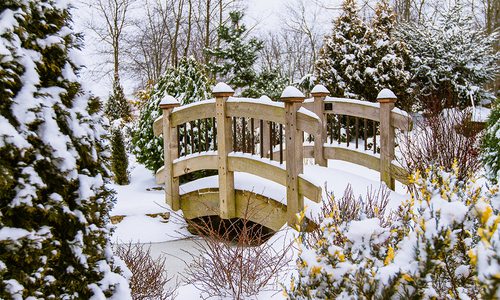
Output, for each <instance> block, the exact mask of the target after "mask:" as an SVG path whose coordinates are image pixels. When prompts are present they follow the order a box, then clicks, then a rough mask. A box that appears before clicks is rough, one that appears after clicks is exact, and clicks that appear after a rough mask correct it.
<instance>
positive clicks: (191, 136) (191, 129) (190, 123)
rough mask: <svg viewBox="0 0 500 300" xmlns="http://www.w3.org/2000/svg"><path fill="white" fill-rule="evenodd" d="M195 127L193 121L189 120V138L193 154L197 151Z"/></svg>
mask: <svg viewBox="0 0 500 300" xmlns="http://www.w3.org/2000/svg"><path fill="white" fill-rule="evenodd" d="M193 127H194V126H193V122H189V140H190V142H191V154H192V153H194V151H195V147H194V133H193Z"/></svg>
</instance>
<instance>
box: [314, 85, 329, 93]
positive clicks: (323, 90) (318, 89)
mask: <svg viewBox="0 0 500 300" xmlns="http://www.w3.org/2000/svg"><path fill="white" fill-rule="evenodd" d="M315 93H325V94H330V91H329V90H328V89H327V88H326V87H325V86H324V85H321V84H317V85H315V86H314V87H313V89H312V90H311V94H315Z"/></svg>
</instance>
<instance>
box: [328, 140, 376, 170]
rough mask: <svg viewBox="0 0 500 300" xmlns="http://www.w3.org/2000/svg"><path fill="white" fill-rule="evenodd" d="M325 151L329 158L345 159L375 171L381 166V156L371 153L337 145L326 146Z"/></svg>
mask: <svg viewBox="0 0 500 300" xmlns="http://www.w3.org/2000/svg"><path fill="white" fill-rule="evenodd" d="M324 153H325V157H326V158H327V159H338V160H343V161H347V162H350V163H353V164H357V165H361V166H363V167H367V168H369V169H372V170H375V171H379V168H380V158H378V157H377V156H374V155H372V154H369V153H364V152H360V151H356V150H354V149H347V148H343V147H337V146H332V147H325V149H324Z"/></svg>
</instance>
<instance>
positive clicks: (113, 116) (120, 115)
mask: <svg viewBox="0 0 500 300" xmlns="http://www.w3.org/2000/svg"><path fill="white" fill-rule="evenodd" d="M104 112H105V114H106V116H107V117H108V118H109V119H110V121H114V120H117V119H123V120H129V119H130V118H131V117H132V110H131V108H130V104H129V103H128V101H127V99H126V98H125V93H124V92H123V87H122V85H121V84H120V80H119V79H118V77H115V81H114V82H113V93H112V94H111V95H110V96H109V99H108V102H107V103H106V108H105V111H104Z"/></svg>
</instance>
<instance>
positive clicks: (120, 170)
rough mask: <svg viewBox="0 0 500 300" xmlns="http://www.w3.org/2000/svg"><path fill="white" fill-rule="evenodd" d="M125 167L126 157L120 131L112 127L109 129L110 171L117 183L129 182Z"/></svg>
mask: <svg viewBox="0 0 500 300" xmlns="http://www.w3.org/2000/svg"><path fill="white" fill-rule="evenodd" d="M127 168H128V157H127V152H126V151H125V142H124V141H123V136H122V132H121V131H120V130H119V129H113V130H111V171H113V174H114V178H115V182H116V183H117V184H119V185H126V184H129V178H128V171H127Z"/></svg>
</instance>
